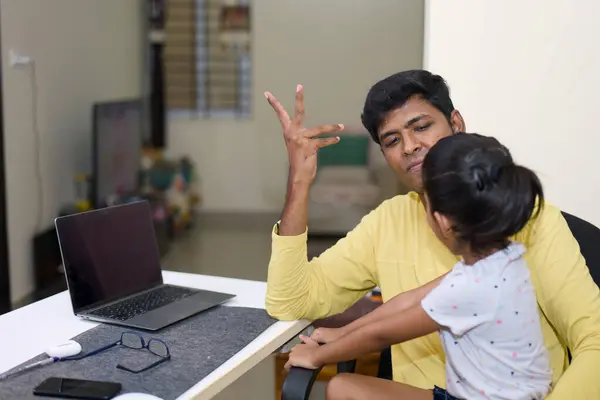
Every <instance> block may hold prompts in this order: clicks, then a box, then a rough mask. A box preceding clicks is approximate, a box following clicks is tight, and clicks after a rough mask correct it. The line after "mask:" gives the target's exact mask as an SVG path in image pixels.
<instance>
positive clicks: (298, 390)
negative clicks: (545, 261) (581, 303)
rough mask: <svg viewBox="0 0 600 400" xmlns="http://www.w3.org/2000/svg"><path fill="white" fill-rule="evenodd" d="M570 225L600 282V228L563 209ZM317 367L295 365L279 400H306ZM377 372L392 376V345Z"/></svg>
mask: <svg viewBox="0 0 600 400" xmlns="http://www.w3.org/2000/svg"><path fill="white" fill-rule="evenodd" d="M562 215H563V217H564V218H565V220H566V221H567V225H568V226H569V229H570V230H571V232H572V233H573V236H574V237H575V240H577V243H579V247H580V249H581V254H582V255H583V257H584V258H585V261H586V263H587V266H588V268H589V270H590V275H591V276H592V279H593V280H594V282H596V284H597V285H598V286H600V245H599V243H600V229H598V228H597V227H596V226H594V225H592V224H591V223H589V222H587V221H584V220H582V219H581V218H578V217H575V216H574V215H571V214H568V213H566V212H564V211H563V213H562ZM355 367H356V360H352V361H346V362H341V363H339V364H338V373H343V372H350V373H352V372H354V370H355ZM319 372H320V370H309V369H304V368H297V367H294V368H292V369H291V370H290V372H289V374H288V376H287V377H286V379H285V381H284V382H283V387H282V390H281V399H282V400H308V398H309V396H310V392H311V390H312V387H313V384H314V383H315V380H316V378H317V375H318V374H319ZM377 376H378V377H379V378H382V379H390V380H391V379H392V356H391V349H390V348H387V349H384V350H383V351H382V352H381V357H380V360H379V371H378V374H377Z"/></svg>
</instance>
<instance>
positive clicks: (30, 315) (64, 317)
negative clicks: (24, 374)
mask: <svg viewBox="0 0 600 400" xmlns="http://www.w3.org/2000/svg"><path fill="white" fill-rule="evenodd" d="M163 277H164V280H165V283H171V284H175V285H182V286H190V287H195V288H199V289H206V290H214V291H220V292H225V293H232V294H235V295H236V297H235V298H234V299H232V300H231V301H229V302H228V303H227V304H226V305H227V306H238V307H251V308H260V309H264V301H265V295H266V283H265V282H257V281H248V280H241V279H233V278H223V277H216V276H208V275H198V274H188V273H181V272H171V271H163ZM309 324H310V321H308V320H299V321H289V322H288V321H285V322H284V321H278V322H276V323H275V324H273V325H272V326H270V327H269V328H268V329H267V330H265V331H264V332H263V333H261V334H260V335H259V336H258V337H257V338H256V339H254V340H253V341H252V342H250V343H249V344H248V345H247V346H246V347H245V348H244V349H242V350H241V351H240V352H238V353H237V354H235V355H234V356H233V357H232V358H230V359H229V360H227V361H226V362H225V363H223V364H222V365H221V366H220V367H219V368H217V369H216V370H214V371H213V372H212V373H210V374H209V375H208V376H206V377H205V378H204V379H202V380H201V381H199V382H198V383H197V384H195V385H194V386H192V387H191V388H189V389H188V390H187V391H186V392H184V393H183V394H181V395H180V396H179V397H178V400H184V399H185V400H187V399H196V400H201V399H210V398H212V397H213V396H215V395H216V394H217V393H219V392H220V391H222V390H223V389H225V388H226V387H227V386H229V385H230V384H232V383H233V382H234V381H235V380H236V379H238V378H239V377H240V376H242V375H243V374H245V373H246V372H248V371H249V370H250V369H252V368H253V367H254V366H255V365H256V364H258V363H259V362H260V361H262V360H263V359H265V358H266V357H268V356H269V355H270V354H272V353H273V352H275V351H276V350H278V349H279V348H280V347H281V346H283V345H284V344H285V343H287V342H288V341H289V340H291V339H292V338H293V337H294V336H295V335H297V334H298V333H300V332H301V331H302V330H303V329H305V328H306V327H307V326H308V325H309ZM97 325H98V324H97V323H94V322H89V321H84V320H82V319H80V318H78V317H75V315H73V309H72V307H71V303H70V299H69V295H68V293H67V292H62V293H59V294H57V295H55V296H52V297H49V298H46V299H44V300H40V301H38V302H36V303H33V304H30V305H28V306H26V307H22V308H19V309H17V310H15V311H12V312H10V313H6V314H4V315H0V343H5V344H6V343H10V346H9V349H8V354H4V355H3V357H2V358H0V372H4V371H6V370H8V369H11V368H13V367H15V366H17V365H19V364H21V363H23V362H25V361H27V360H29V359H30V358H32V357H35V356H36V355H38V354H41V353H43V352H44V350H45V349H46V348H48V347H50V346H52V345H55V344H58V343H60V342H62V341H65V340H67V339H70V338H72V337H74V336H77V335H79V334H81V333H83V332H85V331H87V330H89V329H91V328H93V327H95V326H97ZM15 328H16V329H15ZM42 332H43V335H42ZM199 361H200V360H199ZM32 390H33V388H32Z"/></svg>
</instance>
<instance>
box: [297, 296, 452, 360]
mask: <svg viewBox="0 0 600 400" xmlns="http://www.w3.org/2000/svg"><path fill="white" fill-rule="evenodd" d="M440 328H441V326H440V325H439V324H438V323H436V322H435V321H434V320H433V319H431V317H430V316H429V315H428V314H427V313H426V312H425V310H423V307H422V306H421V304H416V305H413V306H411V307H410V308H408V309H407V310H405V311H404V312H402V313H392V314H391V315H390V316H388V317H387V318H382V319H380V320H378V321H377V323H370V324H368V325H364V326H362V327H360V328H357V329H356V330H354V331H352V332H350V333H348V334H347V335H345V336H342V337H341V338H339V339H338V340H335V341H333V342H331V343H328V344H324V345H322V346H319V345H318V344H317V343H316V342H315V341H313V340H312V339H310V338H308V337H302V338H301V339H302V341H303V342H304V344H300V345H297V346H295V347H294V348H293V349H292V351H291V353H290V357H289V360H288V363H287V364H286V367H290V366H296V367H304V368H309V369H315V368H319V367H321V366H323V365H325V364H332V363H338V362H341V361H348V360H354V359H357V358H359V357H361V356H363V355H365V354H369V353H372V352H374V351H379V350H381V349H383V348H385V347H388V346H391V345H392V344H396V343H401V342H405V341H407V340H411V339H414V338H417V337H421V336H425V335H428V334H430V333H433V332H435V331H437V330H439V329H440Z"/></svg>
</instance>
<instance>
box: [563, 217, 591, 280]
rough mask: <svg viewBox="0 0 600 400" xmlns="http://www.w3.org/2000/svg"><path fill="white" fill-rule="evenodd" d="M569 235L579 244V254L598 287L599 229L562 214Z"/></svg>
mask: <svg viewBox="0 0 600 400" xmlns="http://www.w3.org/2000/svg"><path fill="white" fill-rule="evenodd" d="M562 215H563V217H564V218H565V220H566V221H567V225H569V229H570V230H571V233H572V234H573V236H574V237H575V240H577V243H579V247H580V249H581V254H582V255H583V257H584V258H585V261H586V263H587V266H588V268H589V270H590V275H591V276H592V279H593V280H594V282H596V285H598V286H600V229H598V228H597V227H596V226H595V225H592V224H591V223H589V222H587V221H584V220H582V219H581V218H578V217H576V216H574V215H571V214H569V213H566V212H564V211H563V212H562Z"/></svg>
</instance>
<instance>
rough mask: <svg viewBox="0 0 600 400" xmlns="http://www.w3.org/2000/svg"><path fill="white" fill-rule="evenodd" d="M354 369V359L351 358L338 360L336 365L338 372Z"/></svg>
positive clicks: (352, 371)
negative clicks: (349, 359)
mask: <svg viewBox="0 0 600 400" xmlns="http://www.w3.org/2000/svg"><path fill="white" fill-rule="evenodd" d="M355 370H356V360H351V361H342V362H339V363H338V365H337V372H338V374H344V373H350V374H351V373H354V371H355Z"/></svg>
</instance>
